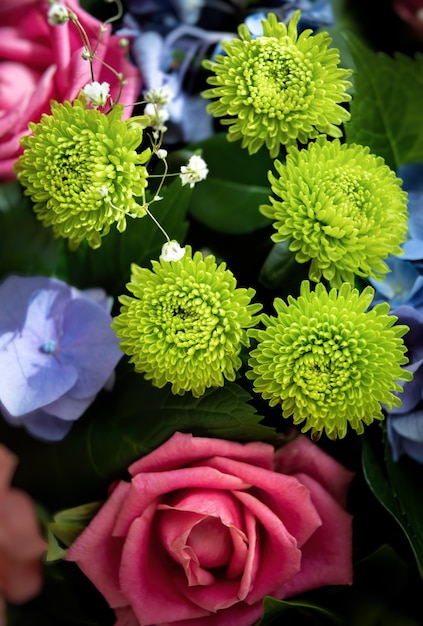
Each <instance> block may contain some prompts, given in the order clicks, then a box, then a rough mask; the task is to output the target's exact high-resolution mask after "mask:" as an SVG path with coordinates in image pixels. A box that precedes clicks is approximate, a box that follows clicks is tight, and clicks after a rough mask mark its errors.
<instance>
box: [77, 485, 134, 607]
mask: <svg viewBox="0 0 423 626" xmlns="http://www.w3.org/2000/svg"><path fill="white" fill-rule="evenodd" d="M128 490H129V484H128V483H126V482H124V481H120V482H119V483H117V485H116V486H115V488H114V489H113V491H112V492H111V494H110V495H109V498H108V500H107V502H106V504H105V505H104V506H102V507H101V509H100V510H99V511H98V513H97V514H96V515H95V516H94V518H93V519H92V521H91V522H90V524H89V525H88V526H87V528H86V529H85V530H84V532H83V533H81V535H79V537H78V538H77V539H76V541H75V542H74V543H73V544H72V545H71V547H70V548H69V549H68V551H67V553H66V556H65V560H66V561H76V563H78V567H79V568H80V569H81V570H82V571H83V572H84V574H85V575H86V576H88V578H90V580H93V581H95V585H96V587H97V589H98V590H99V591H100V593H102V594H103V596H104V597H105V598H106V600H107V602H108V603H109V604H110V606H112V607H124V606H126V605H127V604H128V600H127V599H126V596H125V594H124V593H122V591H121V589H120V581H119V566H120V558H121V550H122V545H123V539H122V538H121V537H119V536H118V535H116V533H115V532H114V526H115V521H116V516H117V514H118V512H119V510H120V509H121V508H122V505H123V503H124V501H125V498H126V496H127V493H128ZM94 554H95V558H93V555H94Z"/></svg>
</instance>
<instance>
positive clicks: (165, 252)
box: [160, 241, 185, 261]
mask: <svg viewBox="0 0 423 626" xmlns="http://www.w3.org/2000/svg"><path fill="white" fill-rule="evenodd" d="M184 255H185V248H182V247H181V246H180V245H179V243H178V242H177V241H167V242H166V243H165V244H163V247H162V253H161V255H160V258H161V259H163V261H180V259H182V257H183V256H184Z"/></svg>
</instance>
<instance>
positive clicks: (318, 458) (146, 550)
mask: <svg viewBox="0 0 423 626" xmlns="http://www.w3.org/2000/svg"><path fill="white" fill-rule="evenodd" d="M129 472H130V474H131V475H132V480H131V482H126V481H120V482H118V483H117V484H116V485H115V487H114V489H113V490H112V491H111V493H110V497H109V499H108V500H107V502H106V503H105V504H104V506H103V507H102V508H101V509H100V511H99V512H98V514H97V515H96V516H95V517H94V518H93V520H92V521H91V523H90V524H89V525H88V527H87V528H86V529H85V530H84V531H83V532H82V534H81V535H80V536H79V537H78V539H77V540H76V541H75V543H74V544H73V545H72V546H71V547H70V549H69V550H68V553H67V556H66V559H67V560H69V561H76V562H77V563H78V565H79V567H80V568H81V570H82V571H83V572H84V573H85V574H86V575H87V576H88V578H90V579H91V581H92V582H93V583H94V584H95V585H96V587H97V588H98V589H99V591H100V592H101V593H102V594H103V595H104V597H105V598H106V600H107V602H108V603H109V605H110V606H111V607H112V608H113V609H114V610H115V612H116V617H117V622H116V626H138V625H142V626H149V625H153V624H154V625H156V626H164V625H165V624H166V625H167V624H176V625H177V626H234V625H235V624H236V626H250V625H251V624H253V623H254V622H255V621H256V620H257V619H258V618H259V617H260V615H261V613H262V600H263V598H264V596H266V595H271V596H274V597H276V598H279V599H282V598H286V597H288V596H292V595H294V594H297V593H300V592H303V591H306V590H309V589H312V588H315V587H320V586H322V585H332V584H335V585H336V584H350V583H351V582H352V557H351V544H352V541H351V516H350V514H349V513H347V511H346V510H345V501H346V495H347V489H348V486H349V483H350V481H351V479H352V476H353V474H352V473H351V472H349V471H348V470H346V469H345V468H344V467H342V466H341V465H340V464H339V463H337V462H336V461H335V460H334V459H332V458H330V457H329V456H328V455H326V453H324V452H323V451H322V450H321V449H320V448H318V447H317V446H316V445H315V444H313V443H311V441H309V440H308V439H307V438H306V437H305V436H300V437H299V438H298V439H296V440H295V441H293V442H291V443H289V444H287V445H286V446H285V447H284V448H282V449H281V450H279V451H278V452H276V454H275V453H274V449H273V447H272V446H270V445H269V444H266V443H248V444H240V443H235V442H231V441H224V440H220V439H208V438H201V437H192V436H191V435H187V434H181V433H176V434H175V435H173V436H172V437H171V438H170V439H169V440H168V441H167V442H166V443H164V444H163V445H162V446H160V447H159V448H157V449H156V450H154V451H153V452H151V453H150V454H148V455H147V456H145V457H144V458H142V459H140V460H139V461H137V462H136V463H134V464H133V465H131V466H130V468H129Z"/></svg>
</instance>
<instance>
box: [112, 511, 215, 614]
mask: <svg viewBox="0 0 423 626" xmlns="http://www.w3.org/2000/svg"><path fill="white" fill-rule="evenodd" d="M156 519H157V518H156V504H155V503H153V504H152V505H150V506H149V507H147V508H146V509H145V510H144V512H143V513H142V515H140V517H138V518H137V519H136V520H135V521H134V522H133V523H132V525H131V527H130V529H129V531H128V534H127V536H126V541H125V545H124V548H123V551H122V561H121V567H120V583H121V587H122V591H123V593H124V594H125V597H126V598H127V599H128V603H129V604H130V606H131V607H132V609H133V611H134V613H135V615H136V617H137V618H138V620H139V623H140V624H145V625H146V626H147V625H148V624H150V625H153V624H162V623H163V622H167V621H171V622H177V621H178V620H183V619H191V620H192V619H198V618H200V617H204V616H206V615H207V614H208V612H207V611H204V610H203V609H201V608H199V607H196V606H195V605H194V604H192V603H191V602H190V601H189V600H187V598H186V597H184V595H181V593H180V591H179V588H178V587H179V585H178V584H177V581H178V578H179V579H180V578H181V576H182V585H181V586H182V587H183V588H184V587H185V588H186V586H187V584H186V578H185V574H184V573H183V571H182V570H181V568H180V566H179V565H177V564H176V563H175V562H174V561H173V560H172V559H171V558H170V557H169V556H168V555H167V553H166V552H165V550H164V549H163V548H162V547H161V545H160V539H159V536H158V532H157V525H156ZM169 581H171V584H169ZM146 598H148V601H147V602H146Z"/></svg>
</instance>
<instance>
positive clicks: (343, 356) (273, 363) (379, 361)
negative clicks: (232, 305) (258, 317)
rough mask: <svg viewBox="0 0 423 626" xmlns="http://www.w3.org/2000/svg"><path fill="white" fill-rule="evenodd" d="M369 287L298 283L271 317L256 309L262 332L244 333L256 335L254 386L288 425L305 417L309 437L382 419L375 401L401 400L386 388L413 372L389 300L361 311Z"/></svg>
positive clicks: (360, 427) (333, 435)
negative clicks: (312, 286) (293, 293)
mask: <svg viewBox="0 0 423 626" xmlns="http://www.w3.org/2000/svg"><path fill="white" fill-rule="evenodd" d="M373 293H374V290H373V289H372V287H366V288H365V289H364V290H363V291H362V292H361V293H360V292H359V291H358V290H357V289H354V288H352V287H351V285H349V284H348V283H344V284H343V285H342V286H341V288H340V289H339V291H338V290H336V289H331V290H330V291H327V290H326V289H325V287H324V286H323V284H322V283H320V284H318V285H316V289H315V291H310V283H309V282H308V281H304V282H303V283H302V284H301V292H300V296H299V297H298V298H297V299H295V298H293V297H292V296H288V303H285V302H283V301H282V300H281V299H279V298H277V299H276V300H275V302H274V306H275V310H276V313H277V316H276V317H273V316H268V315H262V320H263V323H264V325H265V329H264V330H263V329H251V330H250V331H249V334H250V336H251V337H254V338H255V339H256V340H257V341H258V344H257V347H256V348H255V349H254V350H252V351H251V354H250V360H249V365H250V367H251V370H249V371H248V372H247V377H248V378H250V379H252V380H253V381H254V382H253V384H254V390H255V391H256V392H257V393H260V394H261V395H262V397H263V398H264V399H266V400H269V404H270V405H271V406H276V405H278V404H281V405H282V414H283V416H284V417H287V418H288V417H292V419H293V422H294V424H301V423H303V422H305V425H304V426H303V428H302V431H303V432H306V431H308V430H311V434H312V436H313V437H314V438H318V437H319V436H320V435H321V434H322V432H324V431H325V432H326V434H327V436H328V437H329V438H331V439H336V438H337V437H340V438H342V437H344V436H345V435H346V433H347V427H348V425H350V426H351V427H352V428H353V429H354V430H355V431H357V433H358V434H361V433H362V432H363V430H364V427H363V425H364V424H366V425H367V424H370V423H371V422H373V420H380V419H383V412H382V407H381V403H383V404H385V405H386V406H387V407H388V408H389V409H391V408H392V407H393V406H395V407H398V406H401V400H400V399H399V398H398V396H396V395H394V394H393V393H392V392H393V391H396V392H398V391H402V387H401V385H400V384H399V382H398V381H400V380H406V381H408V380H411V378H412V374H411V373H410V372H409V371H408V370H405V369H404V368H402V367H401V365H403V364H405V363H407V362H408V359H407V357H406V356H405V351H406V348H405V346H404V344H403V341H402V339H401V337H402V336H403V335H404V334H405V333H406V332H407V330H408V327H407V326H403V325H395V322H396V321H397V319H398V318H397V317H395V316H394V315H388V314H387V313H388V311H389V305H388V304H387V303H384V304H379V305H376V306H375V307H374V308H373V309H371V310H369V311H367V312H366V309H367V308H368V307H369V305H370V303H371V302H372V299H373Z"/></svg>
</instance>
